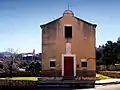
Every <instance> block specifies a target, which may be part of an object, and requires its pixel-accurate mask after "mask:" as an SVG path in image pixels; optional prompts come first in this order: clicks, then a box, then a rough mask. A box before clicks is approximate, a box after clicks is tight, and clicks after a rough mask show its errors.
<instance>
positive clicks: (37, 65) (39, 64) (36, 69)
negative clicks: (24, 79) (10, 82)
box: [35, 62, 41, 72]
mask: <svg viewBox="0 0 120 90" xmlns="http://www.w3.org/2000/svg"><path fill="white" fill-rule="evenodd" d="M39 71H41V63H39V62H36V64H35V72H39Z"/></svg>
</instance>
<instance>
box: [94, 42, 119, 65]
mask: <svg viewBox="0 0 120 90" xmlns="http://www.w3.org/2000/svg"><path fill="white" fill-rule="evenodd" d="M96 59H97V65H99V64H104V65H111V64H115V63H120V41H117V42H112V41H107V43H106V44H105V45H103V46H102V50H101V51H97V50H96Z"/></svg>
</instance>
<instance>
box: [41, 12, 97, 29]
mask: <svg viewBox="0 0 120 90" xmlns="http://www.w3.org/2000/svg"><path fill="white" fill-rule="evenodd" d="M70 12H72V11H70V10H65V11H64V14H69V13H70ZM70 14H71V13H70ZM72 14H73V13H72ZM73 15H74V14H73ZM61 18H63V17H60V18H58V19H55V20H53V21H51V22H48V23H46V24H43V25H40V27H41V28H42V27H44V26H46V25H48V24H50V23H53V22H55V21H58V20H59V19H61ZM74 18H76V19H78V20H80V21H83V22H85V23H88V24H90V25H93V26H95V27H96V26H97V25H96V24H92V23H90V22H87V21H85V20H82V19H80V18H78V17H75V16H74Z"/></svg>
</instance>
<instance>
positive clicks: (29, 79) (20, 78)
mask: <svg viewBox="0 0 120 90" xmlns="http://www.w3.org/2000/svg"><path fill="white" fill-rule="evenodd" d="M0 80H27V81H37V80H38V77H12V78H0Z"/></svg>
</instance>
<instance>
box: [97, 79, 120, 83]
mask: <svg viewBox="0 0 120 90" xmlns="http://www.w3.org/2000/svg"><path fill="white" fill-rule="evenodd" d="M111 82H120V79H117V78H114V79H107V80H99V81H96V82H95V83H96V84H98V83H101V84H102V83H111Z"/></svg>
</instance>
